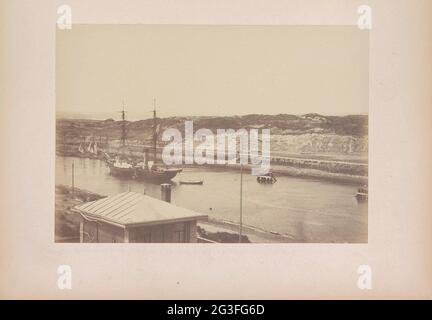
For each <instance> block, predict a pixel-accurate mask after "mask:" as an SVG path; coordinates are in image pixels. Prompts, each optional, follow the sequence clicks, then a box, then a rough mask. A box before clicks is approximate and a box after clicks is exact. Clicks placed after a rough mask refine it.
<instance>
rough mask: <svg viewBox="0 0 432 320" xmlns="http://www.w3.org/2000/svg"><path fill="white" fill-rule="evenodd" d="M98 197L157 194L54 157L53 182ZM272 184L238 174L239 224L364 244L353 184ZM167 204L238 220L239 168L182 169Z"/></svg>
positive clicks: (282, 180)
mask: <svg viewBox="0 0 432 320" xmlns="http://www.w3.org/2000/svg"><path fill="white" fill-rule="evenodd" d="M72 163H74V168H75V177H74V179H75V186H76V187H77V188H81V189H86V190H89V191H93V192H96V193H99V194H102V195H107V196H108V195H113V194H117V193H120V192H125V191H127V190H128V189H129V188H130V190H131V191H134V192H142V193H144V192H145V193H146V194H147V195H149V196H152V197H155V198H160V186H159V185H155V184H151V183H145V182H143V181H137V180H133V179H131V180H124V179H119V178H116V177H113V176H111V175H110V174H109V169H108V167H107V166H106V164H105V162H104V161H101V160H97V159H87V158H74V157H57V158H56V184H64V185H71V181H72ZM277 178H278V181H277V182H276V183H275V184H272V185H267V184H259V183H257V181H256V177H254V176H252V175H250V174H249V173H244V174H243V223H244V224H247V225H249V226H253V227H257V228H259V229H263V230H266V231H268V232H270V231H272V232H278V233H280V234H284V235H287V236H289V237H291V238H292V239H293V240H294V241H296V242H322V243H331V242H332V243H334V242H336V243H358V242H362V243H364V242H367V230H368V225H367V224H368V213H367V203H358V202H357V200H356V198H355V194H356V191H357V187H358V186H356V185H350V184H341V183H333V182H328V181H323V180H312V179H303V178H295V177H289V176H281V177H277ZM180 179H181V180H195V179H199V180H203V181H204V184H203V185H180V184H179V183H178V181H179V180H180ZM173 181H174V182H175V183H174V185H173V188H172V203H173V204H175V205H177V206H180V207H184V208H189V209H192V210H195V211H197V212H199V213H203V214H207V215H208V216H209V217H212V218H216V219H221V220H228V221H232V222H234V223H237V222H238V221H239V207H240V172H238V171H225V170H221V169H209V168H185V169H184V171H183V172H182V173H181V174H180V175H178V176H177V177H176V178H174V179H173Z"/></svg>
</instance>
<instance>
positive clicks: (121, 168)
mask: <svg viewBox="0 0 432 320" xmlns="http://www.w3.org/2000/svg"><path fill="white" fill-rule="evenodd" d="M120 113H121V115H122V135H121V139H120V140H121V148H120V149H119V153H118V154H117V156H116V157H115V158H112V157H110V156H109V154H107V153H105V152H104V155H105V158H106V164H107V165H108V167H109V169H110V174H111V175H113V176H116V177H120V178H132V177H134V175H135V166H134V164H133V162H132V161H131V160H130V159H129V157H128V156H127V155H126V149H127V148H126V111H125V109H124V105H123V110H122V111H120Z"/></svg>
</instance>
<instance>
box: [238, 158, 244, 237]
mask: <svg viewBox="0 0 432 320" xmlns="http://www.w3.org/2000/svg"><path fill="white" fill-rule="evenodd" d="M242 220H243V164H242V163H241V160H240V225H239V243H241V242H242V233H243V221H242Z"/></svg>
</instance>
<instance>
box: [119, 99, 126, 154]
mask: <svg viewBox="0 0 432 320" xmlns="http://www.w3.org/2000/svg"><path fill="white" fill-rule="evenodd" d="M122 106H123V110H122V111H120V113H121V115H122V135H121V144H122V146H123V147H124V146H126V111H125V108H124V101H123V103H122Z"/></svg>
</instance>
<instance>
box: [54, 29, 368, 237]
mask: <svg viewBox="0 0 432 320" xmlns="http://www.w3.org/2000/svg"><path fill="white" fill-rule="evenodd" d="M368 66H369V32H368V31H367V30H361V29H359V28H357V27H356V26H283V25H281V26H260V25H243V26H236V25H219V26H216V25H138V24H137V25H103V24H102V25H85V24H81V25H74V26H73V28H72V29H71V30H60V29H58V30H57V31H56V68H55V72H56V129H55V130H56V147H55V148H56V155H55V157H56V158H55V230H54V233H55V242H58V243H65V242H66V243H67V242H72V243H74V242H81V243H114V242H116V243H117V242H118V243H125V242H126V243H202V244H217V243H251V244H252V243H368V110H369V67H368Z"/></svg>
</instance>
